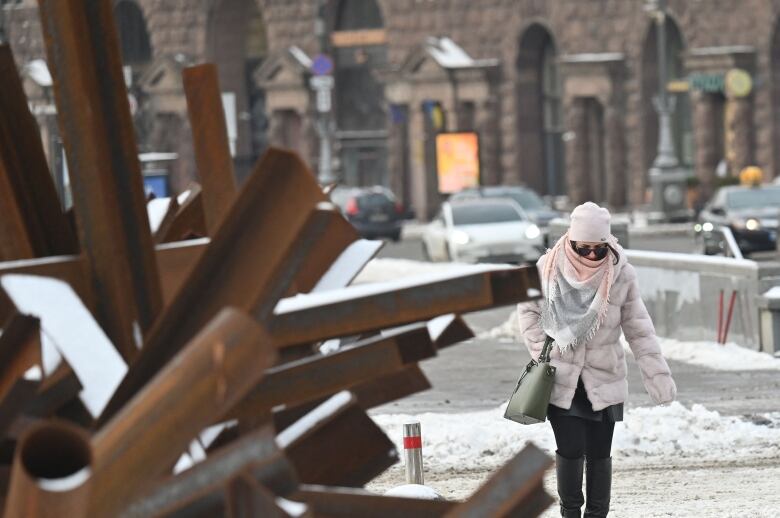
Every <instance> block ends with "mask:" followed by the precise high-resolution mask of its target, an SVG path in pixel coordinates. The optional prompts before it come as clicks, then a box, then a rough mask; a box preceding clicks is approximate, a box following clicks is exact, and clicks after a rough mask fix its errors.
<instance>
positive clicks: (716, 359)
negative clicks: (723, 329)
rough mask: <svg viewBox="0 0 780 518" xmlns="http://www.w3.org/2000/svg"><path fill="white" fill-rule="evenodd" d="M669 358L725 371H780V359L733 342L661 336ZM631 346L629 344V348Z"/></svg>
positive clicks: (664, 351)
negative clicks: (674, 338) (683, 340)
mask: <svg viewBox="0 0 780 518" xmlns="http://www.w3.org/2000/svg"><path fill="white" fill-rule="evenodd" d="M660 343H661V350H662V351H663V354H664V356H665V357H666V358H670V359H672V360H677V361H681V362H686V363H692V364H694V365H700V366H702V367H708V368H710V369H718V370H724V371H744V370H780V358H775V357H774V356H772V355H771V354H768V353H763V352H759V351H754V350H752V349H748V348H747V347H742V346H740V345H737V344H735V343H733V342H729V343H727V344H725V345H722V344H719V343H716V342H680V341H678V340H673V339H671V338H661V339H660ZM627 346H628V345H627V344H626V347H627Z"/></svg>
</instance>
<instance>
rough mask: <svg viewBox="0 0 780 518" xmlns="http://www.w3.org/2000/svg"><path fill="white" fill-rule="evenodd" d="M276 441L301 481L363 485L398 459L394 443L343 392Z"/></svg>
mask: <svg viewBox="0 0 780 518" xmlns="http://www.w3.org/2000/svg"><path fill="white" fill-rule="evenodd" d="M315 415H316V416H317V417H316V418H314V417H313V416H315ZM303 423H305V424H303ZM277 442H278V443H279V446H280V447H281V448H282V449H283V450H284V452H285V454H286V455H287V457H288V458H289V459H290V462H292V464H293V466H295V470H296V472H297V473H298V478H299V479H300V481H301V482H302V483H305V484H325V485H334V486H348V487H362V486H363V485H365V484H367V483H368V482H370V481H371V480H372V479H373V478H374V477H376V476H377V475H379V474H380V473H382V472H383V471H385V470H386V469H387V468H389V467H390V466H392V465H393V464H395V463H396V462H398V452H397V451H396V449H395V446H394V445H393V443H392V442H391V441H390V439H388V438H387V436H386V435H385V434H384V432H383V431H382V430H381V429H380V428H379V427H378V426H377V425H376V424H375V423H374V421H373V420H372V419H371V418H370V417H369V416H368V415H367V414H366V412H365V411H364V410H363V409H362V408H360V406H359V405H358V403H357V400H356V399H355V397H354V396H353V395H351V394H349V393H347V392H342V393H339V394H336V395H335V396H333V397H332V398H330V399H329V400H327V401H325V402H324V403H323V404H322V405H320V406H319V407H317V408H315V409H314V410H312V411H311V412H310V413H309V414H307V415H306V416H304V417H303V418H302V420H301V422H300V424H298V423H294V424H293V425H291V426H289V427H288V428H287V429H285V430H284V431H283V432H282V433H280V434H279V435H277ZM325 444H327V445H328V447H326V448H324V447H323V445H325Z"/></svg>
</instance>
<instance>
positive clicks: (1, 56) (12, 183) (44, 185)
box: [0, 44, 78, 261]
mask: <svg viewBox="0 0 780 518" xmlns="http://www.w3.org/2000/svg"><path fill="white" fill-rule="evenodd" d="M0 214H2V217H1V218H0V261H8V260H15V259H26V258H33V257H46V256H50V255H60V254H73V253H77V252H78V242H77V240H76V235H75V233H74V232H73V230H72V229H71V227H70V225H69V224H68V221H67V219H66V217H65V215H64V214H63V212H62V207H61V206H60V202H59V198H58V197H57V191H56V189H55V187H54V181H53V179H52V176H51V174H49V167H48V165H47V164H46V156H45V154H44V151H43V144H42V142H41V134H40V131H39V128H38V124H37V123H36V121H35V118H34V117H33V115H32V114H31V113H30V109H29V107H28V104H27V97H26V96H25V94H24V89H23V88H22V81H21V79H20V78H19V74H18V72H17V69H16V63H15V62H14V58H13V55H12V52H11V47H10V46H9V45H7V44H0Z"/></svg>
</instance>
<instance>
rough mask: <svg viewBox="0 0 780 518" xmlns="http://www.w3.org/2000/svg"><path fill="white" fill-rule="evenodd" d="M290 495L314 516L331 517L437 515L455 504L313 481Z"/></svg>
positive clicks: (421, 517)
mask: <svg viewBox="0 0 780 518" xmlns="http://www.w3.org/2000/svg"><path fill="white" fill-rule="evenodd" d="M291 498H292V499H293V500H296V501H298V502H305V503H307V504H309V506H310V507H311V508H312V509H313V510H314V513H315V516H328V517H330V518H355V517H358V516H371V517H372V518H397V517H399V516H403V517H406V518H439V517H441V516H444V515H445V514H446V513H447V512H448V511H449V510H450V509H453V508H454V507H455V506H456V505H457V502H450V501H447V500H423V499H419V498H402V497H395V496H381V495H377V494H376V493H371V492H369V491H366V490H364V489H356V488H351V487H330V486H322V485H312V484H302V485H301V487H300V489H299V490H298V491H297V492H296V493H295V494H294V495H292V496H291Z"/></svg>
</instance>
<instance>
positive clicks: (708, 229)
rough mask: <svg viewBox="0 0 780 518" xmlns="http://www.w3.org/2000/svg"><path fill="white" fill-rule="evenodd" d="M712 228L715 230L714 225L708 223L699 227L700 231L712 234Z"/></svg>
mask: <svg viewBox="0 0 780 518" xmlns="http://www.w3.org/2000/svg"><path fill="white" fill-rule="evenodd" d="M714 228H715V225H713V224H712V223H710V222H709V221H708V222H706V223H705V224H703V225H702V226H701V229H702V230H703V231H705V232H712V231H713V229H714Z"/></svg>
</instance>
